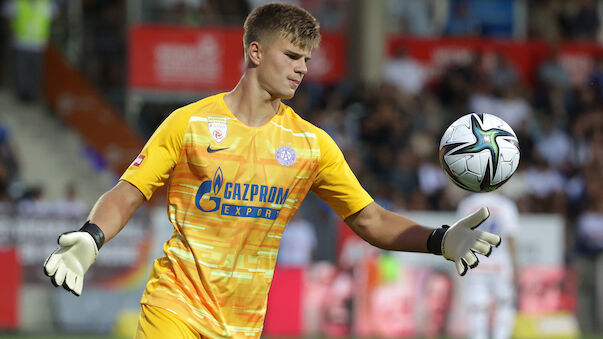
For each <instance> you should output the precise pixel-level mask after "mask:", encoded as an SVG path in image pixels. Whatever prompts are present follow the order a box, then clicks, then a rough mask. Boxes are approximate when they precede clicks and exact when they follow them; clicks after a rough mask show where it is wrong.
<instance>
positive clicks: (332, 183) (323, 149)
mask: <svg viewBox="0 0 603 339" xmlns="http://www.w3.org/2000/svg"><path fill="white" fill-rule="evenodd" d="M316 136H317V139H318V144H319V146H320V163H319V166H318V174H317V176H316V179H315V180H314V183H313V184H312V188H311V189H312V191H313V192H314V193H316V195H317V196H318V197H319V198H320V199H322V200H323V201H324V202H326V203H327V204H328V205H329V206H330V207H331V208H332V209H333V211H335V213H337V215H339V217H341V219H345V218H347V217H349V216H350V215H352V214H354V213H356V212H358V211H360V210H361V209H363V208H365V207H366V206H367V205H368V204H370V203H371V202H373V198H371V196H370V195H369V194H368V193H367V192H366V191H365V190H364V188H363V187H362V186H361V185H360V183H359V182H358V179H356V176H355V175H354V173H352V170H351V169H350V167H349V166H348V163H347V162H346V161H345V158H344V157H343V153H342V152H341V150H340V149H339V147H338V146H337V144H336V143H335V141H333V139H332V138H331V137H330V136H329V135H328V134H327V133H326V132H325V131H323V130H321V129H319V128H317V133H316Z"/></svg>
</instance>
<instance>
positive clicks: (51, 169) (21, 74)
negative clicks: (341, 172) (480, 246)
mask: <svg viewBox="0 0 603 339" xmlns="http://www.w3.org/2000/svg"><path fill="white" fill-rule="evenodd" d="M27 1H28V0H25V2H27ZM32 2H33V3H37V5H36V6H49V8H50V10H49V11H46V12H40V13H37V12H36V13H37V14H36V13H34V12H28V13H24V12H20V9H22V6H23V1H19V0H3V1H1V2H0V3H2V14H3V16H2V22H3V26H2V31H1V39H0V43H1V44H2V49H1V51H2V52H1V53H0V263H1V265H0V267H2V278H1V279H0V300H1V302H0V338H119V337H128V335H130V336H131V333H132V326H135V325H136V316H137V312H138V307H139V305H138V301H139V299H140V295H141V293H142V289H143V286H144V284H145V282H146V278H147V276H148V273H149V268H150V262H151V261H152V260H153V259H155V258H157V257H158V256H160V255H161V244H162V243H163V241H165V240H166V239H167V238H168V237H169V236H170V234H171V225H170V224H169V222H168V220H167V217H166V216H165V207H164V200H163V198H162V195H163V194H164V192H161V191H160V192H158V194H156V197H155V198H154V200H153V201H151V202H149V203H148V204H146V206H145V207H144V208H142V209H141V210H140V212H139V213H138V214H137V215H136V216H135V218H134V219H133V220H132V221H131V222H130V224H129V225H128V226H127V227H126V228H125V229H124V231H123V232H122V233H120V235H119V236H118V237H116V238H115V239H114V240H113V241H112V242H111V243H109V244H108V245H107V246H105V247H104V248H103V251H102V252H101V254H100V256H99V260H98V261H97V263H96V264H95V265H94V266H93V268H92V270H91V271H90V272H89V274H88V275H87V277H86V278H87V281H86V283H85V292H84V295H83V296H82V297H80V298H77V297H75V296H73V295H71V294H68V293H65V291H63V290H59V289H55V288H53V287H52V286H51V285H50V283H49V282H48V281H47V279H46V277H45V276H44V275H43V273H42V262H43V260H44V259H45V258H46V256H47V255H48V254H49V253H50V252H51V251H52V250H54V248H55V246H56V240H55V239H56V236H57V235H58V234H59V233H60V232H63V231H67V230H72V229H74V228H76V227H79V225H81V224H82V223H83V221H85V218H86V214H87V212H88V209H89V208H90V206H91V204H92V203H93V202H94V201H95V199H96V198H97V197H98V196H99V195H100V194H102V193H103V192H105V191H106V190H108V189H109V188H111V187H112V185H114V184H115V181H116V180H117V178H118V177H119V175H120V173H121V172H122V171H123V170H124V168H125V167H126V166H128V165H129V163H131V162H132V160H133V159H134V158H135V157H136V155H137V152H138V150H139V149H140V148H141V147H142V145H143V144H144V142H145V141H146V139H147V138H148V137H149V136H150V134H151V133H152V131H153V130H154V129H155V128H156V127H157V126H158V124H159V123H160V122H161V121H162V120H163V119H164V118H165V117H166V116H167V115H168V114H169V113H170V112H171V111H172V110H173V109H175V108H177V107H179V106H181V105H184V104H187V103H190V102H193V101H196V100H198V99H200V98H203V97H205V96H208V95H210V94H213V93H216V92H220V91H225V90H229V89H230V88H231V87H232V86H234V85H235V84H236V82H237V80H238V78H239V76H240V74H241V69H242V66H243V64H242V46H241V45H242V43H241V37H242V30H241V25H242V23H243V20H244V18H245V16H246V15H247V13H248V12H249V11H250V10H251V9H252V8H254V7H255V6H258V5H259V4H262V3H264V2H265V1H264V0H223V1H220V0H146V1H143V0H83V1H78V0H56V1H51V0H32ZM290 2H292V3H295V4H298V5H301V6H303V7H304V8H306V9H308V10H309V11H310V12H312V13H313V14H314V15H315V16H316V17H317V18H318V19H319V21H320V22H321V26H322V28H323V42H322V44H321V46H320V48H319V49H318V50H316V51H315V52H314V53H313V58H312V61H311V63H310V65H309V68H310V72H309V74H308V76H307V77H306V80H304V83H303V84H302V86H301V87H300V89H299V90H298V93H297V94H296V96H295V98H294V99H292V100H291V101H290V102H289V103H288V104H289V105H291V106H292V107H293V108H294V109H295V110H296V111H297V112H298V113H299V114H300V115H301V116H303V117H305V118H306V119H308V120H309V121H311V122H313V123H314V124H316V125H318V126H320V127H321V128H323V129H325V130H326V131H327V132H328V133H329V134H330V135H331V136H332V137H333V138H334V139H335V141H336V142H337V143H338V145H339V146H340V147H341V148H342V150H343V151H344V153H345V155H346V158H347V161H348V162H349V164H350V166H351V167H352V168H353V170H354V172H355V173H356V175H357V176H358V178H359V180H360V182H361V183H362V184H363V185H364V187H365V188H366V189H367V190H368V191H369V192H370V193H371V194H372V195H373V197H375V199H376V200H378V201H379V202H380V203H381V204H382V205H384V206H386V207H389V208H391V209H393V210H397V211H401V212H402V213H404V214H405V215H408V216H410V217H411V218H415V219H416V220H417V221H420V222H424V223H427V224H430V225H439V224H441V223H442V222H449V221H450V220H451V219H453V218H454V210H455V209H456V204H457V202H458V201H459V199H460V198H461V197H463V195H464V194H465V193H464V192H462V191H461V190H460V189H458V188H456V187H454V186H452V185H451V184H450V183H449V182H448V180H447V179H446V178H445V177H444V174H443V172H442V171H441V170H440V168H439V165H438V143H439V140H440V137H441V135H442V133H443V131H444V130H445V128H446V127H447V126H448V124H449V123H451V122H452V121H454V120H456V119H457V118H458V117H460V116H461V115H464V114H466V113H468V112H471V111H476V112H488V113H493V114H496V115H498V116H500V117H501V118H503V119H504V120H505V121H507V122H508V123H509V124H510V125H511V126H512V127H513V128H514V130H515V132H516V133H517V134H518V136H519V140H520V145H521V151H522V154H521V163H520V168H519V170H518V172H517V173H516V174H515V175H514V176H513V178H512V179H511V180H510V181H509V182H508V183H507V184H506V185H505V186H503V188H502V189H501V191H502V192H503V193H504V194H505V195H507V196H509V197H511V198H512V199H513V200H514V201H515V202H516V203H517V204H518V207H519V209H520V212H521V214H522V217H521V231H520V239H518V240H519V243H518V245H519V246H518V249H517V250H518V258H519V259H518V264H519V267H520V274H519V290H518V297H517V305H518V309H519V313H518V316H517V322H516V325H515V329H514V334H515V337H521V338H553V337H555V338H577V337H587V338H595V337H597V336H600V337H603V256H602V254H601V253H603V252H602V250H603V175H602V174H603V46H602V45H601V41H603V31H602V27H601V15H602V14H603V1H601V0H579V1H578V0H576V1H563V0H349V1H346V0H294V1H290ZM28 24H29V25H34V24H35V25H39V26H36V27H38V29H37V31H36V32H38V34H37V35H35V34H34V35H35V36H33V37H31V36H29V37H28V36H27V34H28V33H27V27H29V26H28ZM46 24H48V25H49V26H48V28H44V27H46V26H45V25H46ZM40 27H42V28H40ZM46 33H47V34H46ZM233 65H235V67H233ZM236 65H239V66H240V67H236ZM295 224H296V227H295V228H292V230H294V232H293V231H292V232H291V234H290V235H289V236H290V237H293V238H295V240H296V241H295V242H293V245H292V242H289V241H287V240H285V239H286V238H285V237H284V238H283V248H282V249H281V254H280V256H283V257H282V258H281V257H280V256H279V264H278V267H277V271H276V273H275V281H274V285H273V288H272V291H271V295H270V298H269V303H270V306H269V309H268V314H267V318H266V326H265V336H267V337H315V338H323V337H351V336H352V337H382V338H391V337H397V338H437V337H446V338H456V337H463V336H465V335H466V333H467V328H466V326H467V325H466V320H463V319H466V317H467V316H469V315H470V314H469V313H468V312H467V310H466V309H465V308H464V305H463V295H462V291H460V290H459V288H458V286H459V284H460V283H461V281H460V280H459V279H457V278H456V277H455V274H454V273H453V272H452V271H451V268H452V267H453V265H449V263H447V262H444V261H443V260H441V259H439V258H437V257H435V256H425V255H419V256H416V255H412V254H399V253H389V252H383V251H379V250H377V249H375V248H371V247H370V246H369V245H367V244H365V243H363V242H362V241H360V240H358V239H357V238H355V236H354V235H353V234H351V232H350V231H349V230H348V229H347V228H346V227H345V225H343V224H342V223H341V222H340V221H338V220H337V217H336V216H335V215H334V213H332V212H331V211H330V209H329V208H328V207H327V206H326V205H324V204H323V203H322V202H320V201H319V200H318V199H317V198H316V197H314V196H312V195H310V196H309V197H308V198H307V199H306V201H305V202H304V204H303V208H302V210H301V211H300V213H298V217H297V218H296V220H295ZM285 252H286V254H282V253H285ZM434 274H440V275H443V276H444V277H445V280H444V281H445V283H444V284H440V285H438V286H435V287H433V288H429V287H427V286H429V284H427V283H428V282H430V281H434V279H431V278H430V277H432V276H433V275H434ZM431 293H434V295H433V298H431V297H432V295H431ZM440 304H443V305H444V306H442V305H440Z"/></svg>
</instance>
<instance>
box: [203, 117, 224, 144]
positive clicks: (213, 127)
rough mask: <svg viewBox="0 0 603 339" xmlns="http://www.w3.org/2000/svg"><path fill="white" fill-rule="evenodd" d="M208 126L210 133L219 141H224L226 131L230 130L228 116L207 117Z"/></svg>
mask: <svg viewBox="0 0 603 339" xmlns="http://www.w3.org/2000/svg"><path fill="white" fill-rule="evenodd" d="M207 126H208V127H209V133H210V134H211V136H212V138H214V140H215V141H216V142H217V143H221V142H222V141H224V138H226V132H228V118H227V117H207Z"/></svg>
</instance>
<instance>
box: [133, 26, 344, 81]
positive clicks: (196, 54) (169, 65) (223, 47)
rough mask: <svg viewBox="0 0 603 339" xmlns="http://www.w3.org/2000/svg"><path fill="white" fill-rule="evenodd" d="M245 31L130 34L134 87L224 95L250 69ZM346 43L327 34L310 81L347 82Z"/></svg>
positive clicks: (158, 29) (138, 30)
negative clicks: (217, 92) (244, 50)
mask: <svg viewBox="0 0 603 339" xmlns="http://www.w3.org/2000/svg"><path fill="white" fill-rule="evenodd" d="M242 40H243V31H242V30H241V29H239V28H236V29H233V28H228V27H202V28H190V27H177V26H149V25H144V26H135V27H134V28H132V29H131V31H130V44H129V46H130V51H129V64H130V67H129V86H130V87H131V88H133V89H139V90H167V91H219V90H228V89H231V88H233V87H234V86H235V85H236V83H237V81H238V80H239V78H240V77H241V74H242V73H243V69H244V66H245V65H244V58H243V43H242ZM345 49H346V45H345V39H344V37H343V35H341V34H330V33H325V34H323V40H322V43H321V46H320V47H319V48H318V49H316V50H315V51H314V52H313V54H312V61H310V63H309V64H308V68H309V72H308V78H311V79H312V80H315V81H320V82H327V83H328V82H334V81H337V80H339V79H341V78H342V77H343V76H344V74H345V70H346V63H345V58H344V54H345Z"/></svg>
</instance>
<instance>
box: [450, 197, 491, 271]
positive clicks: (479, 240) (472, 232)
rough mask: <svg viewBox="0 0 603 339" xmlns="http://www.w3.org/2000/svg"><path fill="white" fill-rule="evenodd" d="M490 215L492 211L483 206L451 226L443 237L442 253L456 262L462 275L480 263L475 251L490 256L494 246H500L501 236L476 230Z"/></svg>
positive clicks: (457, 268)
mask: <svg viewBox="0 0 603 339" xmlns="http://www.w3.org/2000/svg"><path fill="white" fill-rule="evenodd" d="M489 216H490V211H488V209H487V208H486V207H482V208H480V209H479V210H477V211H475V212H474V213H473V214H471V215H469V216H467V217H465V218H463V219H461V220H459V221H457V222H456V223H455V224H454V225H452V226H451V227H449V228H448V229H447V230H446V232H445V233H444V236H443V238H442V255H443V256H444V258H446V259H448V260H450V261H454V262H455V263H456V270H457V271H458V272H459V274H460V275H461V276H463V275H465V273H467V270H468V269H469V268H474V267H476V266H477V265H478V264H479V259H478V258H477V256H475V253H479V254H483V255H485V256H489V255H490V253H492V246H495V247H498V246H499V245H500V242H501V238H500V237H499V236H498V235H496V234H493V233H489V232H484V231H480V230H476V228H477V227H478V226H479V225H481V224H482V223H483V222H484V220H486V219H487V218H488V217H489Z"/></svg>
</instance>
